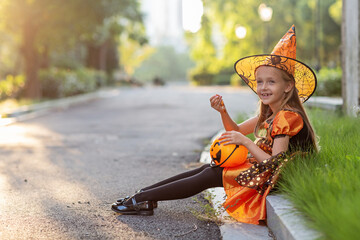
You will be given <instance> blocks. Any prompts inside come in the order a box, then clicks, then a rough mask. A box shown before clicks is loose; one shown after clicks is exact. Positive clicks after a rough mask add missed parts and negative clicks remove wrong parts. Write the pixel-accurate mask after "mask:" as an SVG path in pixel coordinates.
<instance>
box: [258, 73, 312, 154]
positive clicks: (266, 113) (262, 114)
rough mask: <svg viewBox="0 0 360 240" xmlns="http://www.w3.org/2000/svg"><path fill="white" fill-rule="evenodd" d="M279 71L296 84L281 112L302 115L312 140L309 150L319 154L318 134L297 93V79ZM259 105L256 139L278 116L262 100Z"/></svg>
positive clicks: (284, 77)
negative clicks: (265, 124) (271, 117)
mask: <svg viewBox="0 0 360 240" xmlns="http://www.w3.org/2000/svg"><path fill="white" fill-rule="evenodd" d="M274 68H275V67H274ZM278 70H279V71H280V72H281V76H282V79H283V80H284V81H286V82H293V84H294V85H293V87H292V89H291V90H290V91H289V92H287V93H285V97H284V99H283V101H282V103H281V105H280V108H279V111H281V110H283V109H289V110H294V111H296V112H298V113H299V114H300V115H301V117H302V118H303V121H304V124H305V125H306V127H307V129H308V131H309V132H308V133H309V136H310V140H311V142H310V143H309V147H310V148H311V149H309V150H312V151H315V152H317V151H318V146H317V145H318V144H317V140H316V134H315V131H314V129H313V127H312V126H311V123H310V120H309V118H308V116H307V114H306V111H305V109H304V107H303V105H302V103H301V100H300V98H299V95H298V93H297V90H296V87H295V79H294V77H293V76H292V75H290V74H288V73H287V72H285V71H283V70H281V69H278ZM255 72H256V71H255ZM259 103H260V105H259V109H258V114H259V119H258V121H257V123H256V126H255V131H254V134H255V136H256V137H259V134H258V133H259V131H260V129H262V128H263V127H264V123H265V121H266V120H267V119H268V118H269V117H270V116H271V115H273V116H275V115H276V114H277V112H272V110H271V108H270V107H269V105H265V104H263V103H262V101H261V100H260V101H259Z"/></svg>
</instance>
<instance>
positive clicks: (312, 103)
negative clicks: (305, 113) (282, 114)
mask: <svg viewBox="0 0 360 240" xmlns="http://www.w3.org/2000/svg"><path fill="white" fill-rule="evenodd" d="M342 105H343V100H342V98H339V97H337V98H332V97H312V98H310V99H309V100H308V101H307V102H306V103H305V106H309V107H318V108H322V109H326V110H333V111H337V110H341V108H342Z"/></svg>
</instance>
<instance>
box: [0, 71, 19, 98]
mask: <svg viewBox="0 0 360 240" xmlns="http://www.w3.org/2000/svg"><path fill="white" fill-rule="evenodd" d="M24 86H25V77H24V75H17V76H13V75H7V76H6V78H5V79H3V80H0V100H3V99H6V98H16V97H18V95H19V93H20V92H21V90H22V89H23V88H24Z"/></svg>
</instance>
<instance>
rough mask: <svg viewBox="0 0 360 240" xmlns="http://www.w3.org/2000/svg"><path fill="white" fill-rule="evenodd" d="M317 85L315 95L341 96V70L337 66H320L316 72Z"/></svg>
mask: <svg viewBox="0 0 360 240" xmlns="http://www.w3.org/2000/svg"><path fill="white" fill-rule="evenodd" d="M316 75H317V78H318V85H317V89H316V91H315V94H316V95H317V96H341V78H342V70H341V68H340V67H338V68H322V69H320V71H319V72H318V73H317V74H316Z"/></svg>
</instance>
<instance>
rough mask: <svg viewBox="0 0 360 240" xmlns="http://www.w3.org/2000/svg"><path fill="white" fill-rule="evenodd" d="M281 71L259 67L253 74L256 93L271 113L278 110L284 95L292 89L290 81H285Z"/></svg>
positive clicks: (292, 84) (292, 85)
mask: <svg viewBox="0 0 360 240" xmlns="http://www.w3.org/2000/svg"><path fill="white" fill-rule="evenodd" d="M281 71H282V70H280V69H277V68H275V67H269V66H261V67H259V68H258V69H257V71H256V73H255V78H256V83H257V87H256V93H257V95H258V96H259V98H260V100H261V101H262V102H263V104H265V105H269V106H270V108H271V110H272V111H273V112H275V111H277V110H279V109H278V108H280V105H281V103H282V100H283V99H284V98H285V94H286V93H288V92H289V91H290V90H291V89H292V88H293V87H294V83H293V82H292V81H285V80H284V79H283V77H282V74H283V73H282V72H281Z"/></svg>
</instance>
